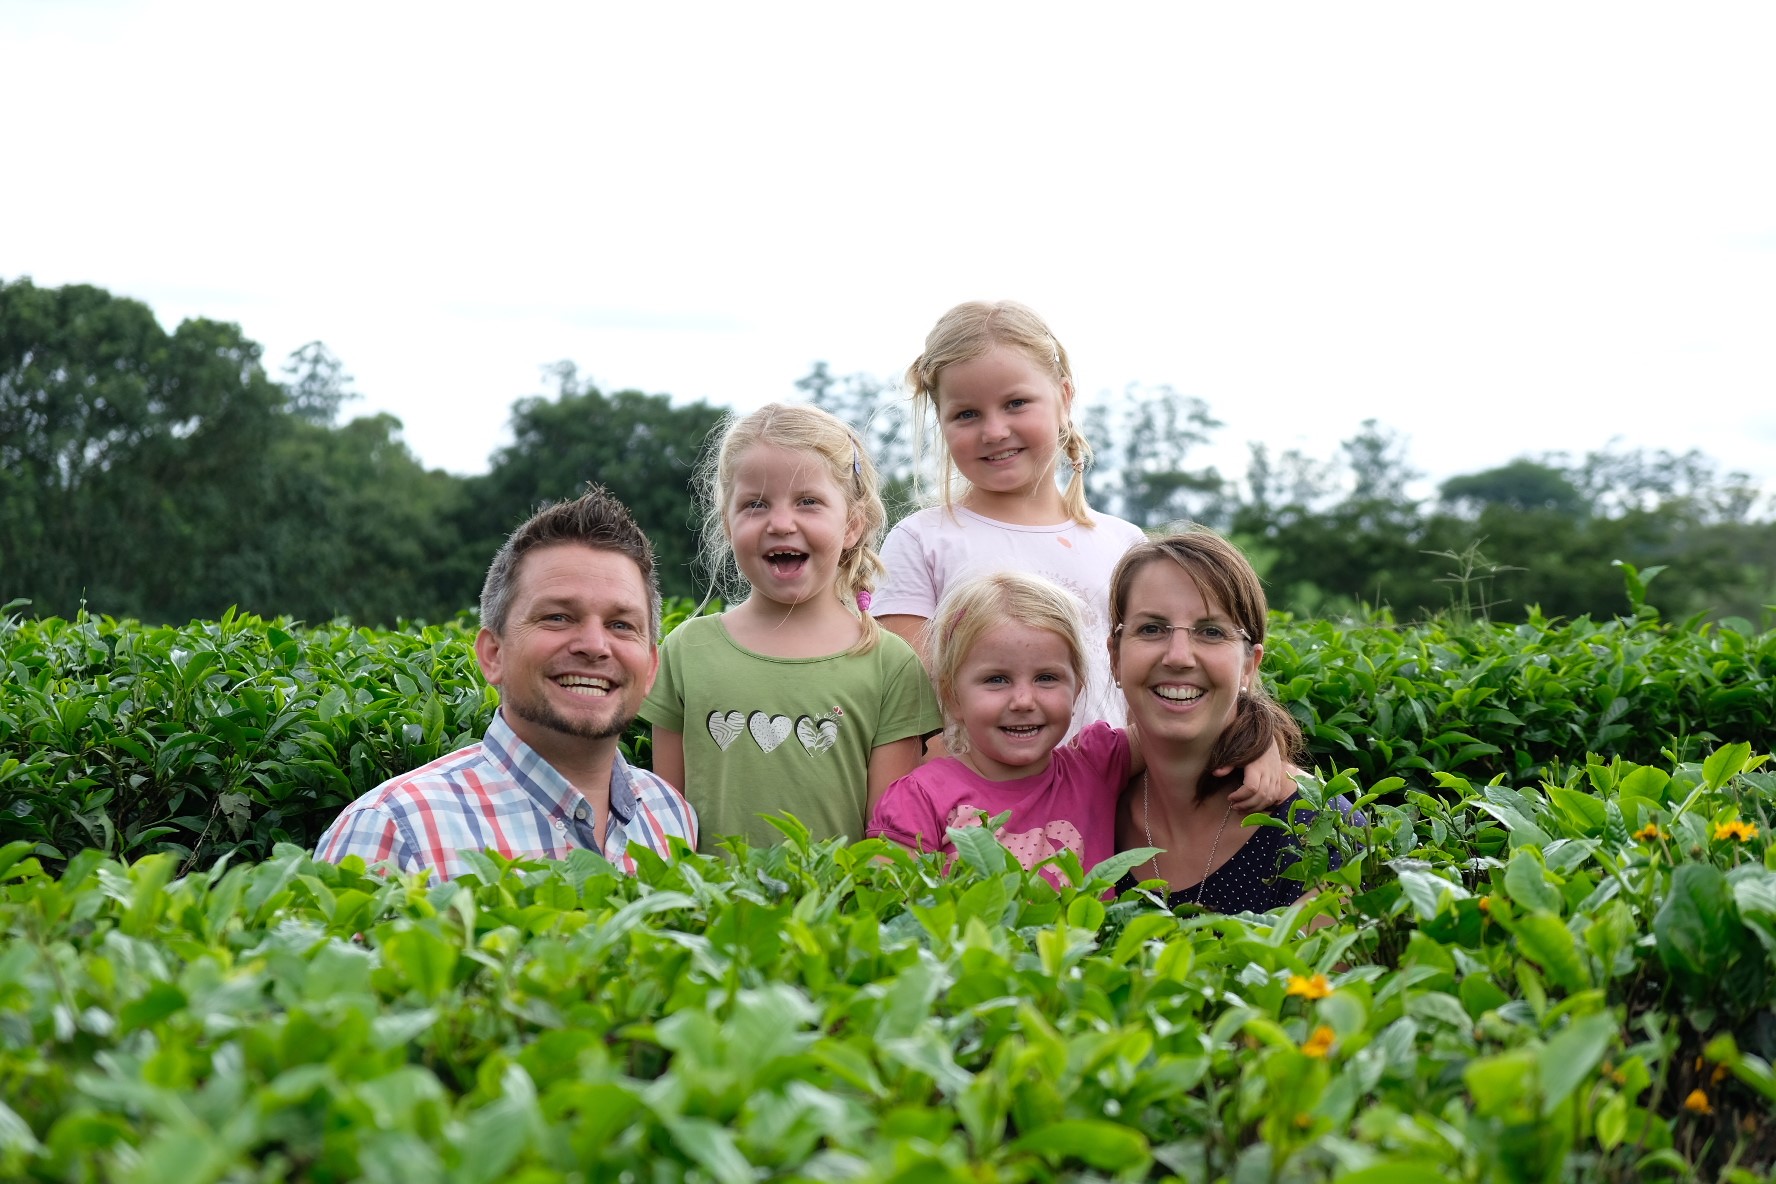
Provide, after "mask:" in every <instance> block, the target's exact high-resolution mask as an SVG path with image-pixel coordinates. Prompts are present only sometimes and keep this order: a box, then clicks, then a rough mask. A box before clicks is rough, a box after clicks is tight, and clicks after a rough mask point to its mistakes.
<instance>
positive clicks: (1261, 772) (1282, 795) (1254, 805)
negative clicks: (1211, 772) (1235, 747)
mask: <svg viewBox="0 0 1776 1184" xmlns="http://www.w3.org/2000/svg"><path fill="white" fill-rule="evenodd" d="M1231 772H1233V768H1232V766H1228V767H1226V768H1222V769H1216V770H1215V774H1216V776H1225V775H1226V774H1228V773H1231ZM1245 776H1246V779H1245V784H1243V785H1241V786H1240V787H1239V788H1238V789H1236V790H1234V791H1233V792H1232V793H1230V794H1228V795H1227V804H1228V805H1230V806H1232V807H1233V808H1234V809H1236V810H1244V811H1246V812H1247V813H1249V814H1250V813H1256V812H1258V811H1259V810H1268V809H1270V808H1271V807H1272V806H1278V805H1281V804H1282V803H1284V802H1286V801H1288V800H1289V795H1290V794H1292V793H1294V792H1295V782H1294V781H1292V780H1291V779H1290V777H1289V766H1288V765H1287V764H1286V763H1284V761H1283V754H1282V750H1281V749H1279V748H1278V747H1277V746H1276V745H1275V744H1274V743H1273V744H1271V746H1270V747H1269V748H1268V749H1266V750H1265V752H1264V755H1263V756H1261V757H1259V758H1258V759H1257V760H1255V761H1253V762H1252V763H1251V764H1249V765H1247V766H1246V770H1245Z"/></svg>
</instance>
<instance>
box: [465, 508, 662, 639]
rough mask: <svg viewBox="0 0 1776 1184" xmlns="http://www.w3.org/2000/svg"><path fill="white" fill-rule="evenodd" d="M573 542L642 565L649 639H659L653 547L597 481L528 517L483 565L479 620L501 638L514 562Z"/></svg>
mask: <svg viewBox="0 0 1776 1184" xmlns="http://www.w3.org/2000/svg"><path fill="white" fill-rule="evenodd" d="M556 543H578V544H579V545H581V546H583V547H591V548H592V549H593V550H595V551H615V552H616V553H617V554H619V555H627V556H628V557H629V558H631V559H633V560H634V561H635V566H636V567H638V568H640V569H641V582H642V583H643V584H644V585H645V586H646V587H647V592H648V619H649V622H650V629H651V631H650V633H649V634H648V640H649V641H651V642H653V643H655V644H658V643H659V641H660V582H659V579H658V577H657V576H656V575H655V573H654V548H653V546H652V545H651V544H650V543H649V542H648V539H647V535H645V534H643V533H642V532H641V527H639V526H637V525H635V519H634V518H632V517H630V516H629V508H628V507H627V506H625V505H624V504H623V503H622V502H620V501H618V500H617V499H616V497H614V496H613V495H612V494H611V492H610V491H609V490H608V489H606V488H605V487H604V486H602V485H590V484H589V485H587V486H586V492H585V493H582V494H581V495H580V496H579V497H577V498H575V499H573V500H572V501H562V502H556V503H555V504H554V505H552V506H545V507H543V508H542V509H540V510H538V511H537V512H536V513H535V514H532V515H531V516H530V520H529V521H528V522H526V523H525V524H524V525H523V526H520V527H519V528H518V529H517V530H514V531H513V532H512V534H511V537H510V538H508V539H506V542H505V545H504V546H502V547H501V548H500V549H499V553H498V554H497V555H495V556H494V557H493V563H492V564H491V565H489V567H488V569H487V579H486V580H485V581H484V582H483V583H482V585H481V624H482V625H484V626H486V627H487V628H488V629H489V630H490V631H492V633H493V634H494V636H496V637H503V636H504V635H505V632H506V618H507V617H508V616H509V615H510V614H511V611H512V596H513V591H514V589H513V582H514V579H515V577H516V576H517V573H518V564H519V561H520V560H522V559H523V558H524V556H525V555H526V554H528V553H529V552H531V551H534V550H536V549H537V548H538V547H548V546H553V545H554V544H556Z"/></svg>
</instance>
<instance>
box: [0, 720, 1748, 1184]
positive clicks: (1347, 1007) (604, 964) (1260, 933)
mask: <svg viewBox="0 0 1776 1184" xmlns="http://www.w3.org/2000/svg"><path fill="white" fill-rule="evenodd" d="M1442 781H1443V784H1442V785H1441V786H1440V787H1439V788H1440V790H1441V792H1440V793H1435V794H1432V793H1423V792H1419V791H1412V792H1409V793H1406V794H1404V795H1399V794H1398V787H1391V786H1384V785H1369V786H1365V785H1363V783H1362V782H1361V781H1359V780H1357V779H1356V778H1355V777H1354V776H1353V775H1351V774H1348V773H1346V774H1341V775H1340V776H1339V777H1338V778H1335V779H1333V781H1332V782H1330V783H1329V784H1327V785H1325V786H1323V787H1319V786H1315V787H1311V788H1310V790H1309V793H1310V796H1311V797H1312V798H1313V799H1314V801H1315V802H1321V801H1323V799H1324V795H1326V794H1328V793H1331V792H1346V793H1350V794H1352V795H1354V796H1355V797H1356V798H1358V799H1360V800H1362V799H1366V800H1362V810H1363V825H1362V827H1361V828H1360V829H1357V830H1346V829H1343V828H1342V827H1341V825H1340V824H1339V823H1337V822H1336V821H1334V820H1336V819H1337V818H1338V814H1337V812H1336V811H1327V810H1322V811H1321V812H1320V813H1319V815H1318V817H1317V818H1316V820H1315V821H1314V822H1313V824H1312V825H1311V826H1308V825H1306V824H1303V825H1302V826H1301V827H1300V828H1299V829H1300V830H1301V832H1302V840H1303V842H1304V844H1305V845H1306V848H1307V854H1306V857H1305V858H1304V859H1303V861H1302V865H1301V872H1300V876H1301V878H1302V881H1303V887H1304V889H1318V891H1317V893H1316V894H1315V895H1313V896H1312V897H1311V898H1309V899H1307V900H1305V901H1304V902H1303V903H1301V904H1298V905H1296V906H1294V907H1293V908H1292V909H1289V910H1286V911H1283V912H1281V913H1278V914H1275V915H1271V916H1238V917H1223V916H1213V915H1205V916H1192V915H1188V910H1186V915H1183V916H1174V915H1172V914H1170V913H1167V912H1165V911H1162V910H1160V909H1156V908H1154V907H1153V901H1152V898H1151V897H1150V896H1149V895H1148V894H1147V893H1146V892H1145V891H1143V890H1139V889H1137V890H1134V891H1131V892H1130V893H1128V894H1126V895H1125V896H1124V897H1123V898H1122V899H1120V900H1107V899H1105V898H1104V895H1103V893H1104V891H1105V890H1106V889H1107V888H1108V887H1109V886H1110V884H1112V883H1113V882H1114V881H1115V879H1116V878H1117V877H1118V876H1119V875H1120V873H1121V872H1122V871H1123V870H1125V869H1126V868H1128V867H1130V866H1132V865H1134V864H1135V863H1136V862H1138V861H1139V860H1141V859H1143V858H1145V856H1146V855H1147V854H1148V853H1147V852H1145V851H1133V852H1129V853H1127V854H1125V855H1122V856H1118V857H1117V858H1116V859H1114V860H1112V861H1110V862H1109V863H1108V864H1106V865H1104V866H1103V867H1099V868H1096V869H1091V871H1090V872H1089V873H1087V872H1086V871H1084V870H1082V869H1080V868H1079V867H1078V865H1077V863H1076V862H1074V861H1072V860H1071V859H1070V857H1062V867H1063V870H1064V871H1066V873H1067V878H1068V879H1069V881H1070V882H1071V884H1073V885H1077V886H1068V887H1064V888H1058V889H1057V888H1055V887H1054V886H1052V885H1050V884H1049V883H1048V881H1046V880H1045V879H1043V878H1042V877H1041V876H1039V875H1035V874H1032V873H1030V872H1026V871H1024V870H1023V869H1022V868H1020V867H1019V866H1018V865H1017V863H1016V861H1015V859H1013V858H1011V857H1010V856H1009V854H1008V853H1007V852H1006V851H1005V850H1004V849H1003V848H1001V847H999V846H998V845H997V844H996V843H994V842H993V841H992V839H991V838H990V837H989V836H988V834H987V832H986V831H984V830H982V829H980V828H975V829H972V830H966V831H957V832H953V833H954V836H955V839H956V842H957V845H958V849H959V851H960V857H959V859H958V860H957V864H956V867H955V868H954V869H952V870H951V871H949V872H948V873H946V872H945V871H944V870H943V869H942V868H941V867H940V865H939V863H938V862H937V861H936V860H935V859H934V858H930V857H927V858H923V859H920V858H915V857H913V856H910V855H908V854H907V853H905V852H904V851H901V850H899V849H898V848H895V847H892V846H891V845H887V844H884V843H882V842H879V841H869V842H863V843H858V844H855V845H851V846H847V845H845V844H843V843H839V842H831V843H824V844H814V843H810V842H809V840H808V836H807V832H806V831H805V830H803V829H801V828H800V827H799V826H797V825H796V824H795V823H794V822H793V820H787V819H786V820H783V822H782V829H783V830H784V832H785V836H786V841H785V842H784V843H783V844H781V845H779V846H776V847H772V848H766V849H752V848H748V847H745V846H744V845H737V846H736V847H735V848H734V849H733V850H732V851H731V852H730V855H729V857H728V858H725V859H724V858H706V857H699V856H696V855H694V854H691V853H690V852H688V851H683V852H680V853H678V855H677V856H676V857H675V858H674V859H672V860H670V861H668V860H662V859H659V858H657V857H653V856H648V855H645V854H644V855H643V856H642V858H641V865H640V868H639V871H638V874H637V875H636V876H635V877H633V878H627V877H623V876H620V875H618V874H616V872H615V871H614V869H612V868H611V867H610V866H609V865H608V864H606V863H605V862H604V861H603V860H602V859H599V858H598V857H597V856H595V855H593V854H591V853H589V852H582V853H576V854H575V856H573V857H572V858H570V859H568V860H566V861H564V862H561V863H535V862H511V863H508V862H505V861H502V860H500V859H497V858H493V857H485V856H483V857H476V858H475V860H474V863H475V867H476V871H475V873H474V874H473V875H470V876H466V877H463V878H461V879H458V880H456V881H453V882H450V883H447V884H432V883H429V882H428V881H427V880H426V879H425V878H424V877H423V876H420V875H406V876H403V875H394V876H386V877H385V876H383V875H381V874H378V873H376V872H374V871H367V870H366V869H365V868H364V867H363V866H362V864H361V863H359V862H358V861H356V860H355V859H353V860H347V861H346V863H345V865H344V866H341V867H332V866H329V865H326V864H321V863H317V862H315V861H314V860H313V859H312V858H311V857H310V856H309V855H308V854H307V853H306V852H305V851H304V850H303V849H301V848H298V847H294V846H289V845H280V846H278V847H276V848H274V850H273V851H272V853H271V854H270V857H269V858H268V859H266V860H265V861H263V862H260V863H257V864H248V863H238V862H233V861H229V860H223V861H220V862H219V863H217V864H216V865H214V866H212V867H210V868H208V869H207V870H200V871H188V872H184V873H181V871H180V868H179V860H178V859H176V858H175V857H174V856H172V855H170V854H166V853H160V854H154V855H148V856H145V857H143V858H140V859H137V860H135V861H133V862H129V863H125V862H120V861H118V860H116V859H114V858H111V857H108V856H106V855H103V854H101V853H99V852H96V851H88V852H83V853H81V854H78V855H76V856H74V857H73V858H72V859H70V860H69V862H68V864H67V866H66V868H65V869H64V870H62V871H61V873H60V874H59V875H57V874H54V873H52V872H50V871H48V870H46V869H45V868H44V866H43V864H42V861H41V860H40V859H39V858H38V857H36V856H35V855H33V854H31V844H30V843H29V842H24V841H21V842H17V843H13V844H10V845H8V846H6V847H4V848H0V925H3V926H4V930H5V934H6V941H5V945H4V947H3V949H4V952H3V953H0V1098H3V1099H4V1101H3V1102H0V1178H6V1179H22V1180H33V1181H50V1180H56V1181H60V1180H91V1179H118V1180H131V1181H143V1182H151V1181H175V1180H176V1181H181V1182H183V1181H220V1180H289V1179H302V1180H317V1181H322V1180H358V1179H363V1180H374V1181H380V1180H390V1181H393V1180H404V1181H432V1180H436V1181H491V1180H521V1181H537V1182H542V1181H578V1180H615V1179H622V1178H633V1179H637V1180H640V1179H647V1180H665V1181H678V1180H687V1181H688V1180H718V1181H733V1182H736V1184H737V1182H740V1181H752V1180H759V1179H769V1178H784V1179H804V1180H838V1179H844V1180H860V1181H878V1180H880V1181H886V1180H939V1181H941V1180H954V1181H981V1180H994V1181H1022V1180H1044V1181H1046V1180H1061V1179H1074V1180H1111V1179H1115V1180H1142V1179H1178V1180H1183V1181H1209V1180H1221V1179H1227V1180H1239V1181H1245V1180H1254V1181H1256V1180H1267V1181H1268V1180H1278V1181H1302V1182H1309V1181H1312V1182H1318V1181H1334V1180H1339V1181H1352V1182H1359V1184H1360V1182H1365V1181H1392V1180H1402V1181H1404V1180H1430V1179H1436V1180H1444V1179H1447V1180H1456V1181H1472V1182H1475V1184H1479V1182H1482V1181H1569V1180H1570V1181H1630V1180H1691V1179H1711V1180H1712V1179H1733V1180H1749V1179H1755V1178H1760V1176H1759V1175H1758V1174H1760V1173H1764V1174H1767V1173H1770V1172H1771V1171H1772V1170H1773V1169H1776V1124H1772V1122H1771V1121H1770V1118H1771V1111H1772V1107H1776V1074H1773V1073H1772V1071H1771V1069H1770V1064H1771V1061H1772V1059H1773V1058H1776V1031H1772V1025H1771V1023H1770V1019H1769V1017H1770V1014H1771V1007H1772V1004H1773V1003H1776V872H1773V871H1772V870H1771V867H1772V864H1773V863H1776V855H1773V854H1772V848H1771V845H1770V843H1769V838H1768V836H1769V826H1770V823H1771V821H1772V815H1773V814H1776V777H1773V776H1772V774H1771V773H1770V772H1769V771H1768V770H1767V767H1766V764H1765V761H1764V759H1763V758H1761V757H1755V756H1753V755H1752V753H1751V750H1750V748H1749V747H1748V746H1745V745H1737V746H1730V747H1727V748H1723V749H1721V750H1719V751H1716V752H1715V753H1713V754H1711V755H1710V756H1708V757H1707V759H1705V760H1704V761H1702V762H1701V763H1699V764H1698V763H1688V762H1686V763H1677V764H1673V763H1666V764H1663V765H1651V766H1649V765H1640V764H1635V763H1632V762H1627V761H1619V760H1618V761H1604V762H1597V763H1594V764H1590V765H1587V766H1585V767H1583V768H1580V769H1575V770H1573V771H1572V773H1571V775H1570V777H1569V778H1568V779H1567V780H1564V781H1558V782H1548V783H1544V784H1541V785H1536V786H1528V787H1523V788H1520V789H1512V788H1509V787H1506V786H1504V785H1502V784H1495V785H1487V784H1478V785H1477V784H1474V783H1472V782H1469V781H1467V780H1465V779H1463V778H1460V777H1456V776H1447V775H1446V776H1445V777H1444V778H1443V779H1442ZM1396 796H1399V797H1400V800H1399V801H1398V802H1397V803H1396V802H1392V801H1390V799H1392V798H1394V797H1396ZM1333 846H1337V847H1341V848H1343V849H1344V850H1345V851H1346V852H1347V854H1348V856H1349V858H1347V859H1346V861H1345V862H1344V865H1343V866H1342V867H1341V868H1339V869H1338V870H1336V871H1330V870H1326V869H1327V867H1328V864H1329V862H1330V861H1329V860H1328V859H1326V858H1325V852H1326V850H1327V849H1328V848H1329V847H1333ZM1482 851H1485V852H1489V853H1485V854H1477V852H1482ZM1310 921H1312V922H1315V923H1318V924H1319V927H1317V928H1312V927H1306V926H1307V923H1308V922H1310Z"/></svg>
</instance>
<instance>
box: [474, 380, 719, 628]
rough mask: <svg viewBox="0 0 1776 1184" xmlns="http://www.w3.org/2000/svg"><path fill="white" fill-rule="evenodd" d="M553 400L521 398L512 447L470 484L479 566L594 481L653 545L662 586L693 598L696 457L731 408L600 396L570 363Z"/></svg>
mask: <svg viewBox="0 0 1776 1184" xmlns="http://www.w3.org/2000/svg"><path fill="white" fill-rule="evenodd" d="M548 373H549V376H550V377H551V378H552V379H553V381H554V382H555V385H556V391H555V394H554V396H553V397H542V396H538V397H533V398H528V399H520V400H519V401H518V402H517V403H516V404H515V405H514V406H513V408H512V436H513V440H512V443H511V444H509V445H508V446H506V447H504V448H502V449H500V450H499V451H498V452H496V453H495V454H494V457H493V465H492V468H491V469H490V470H489V472H488V473H487V475H486V476H484V477H474V478H470V479H469V481H468V488H467V490H466V497H465V502H464V509H463V518H462V521H463V523H464V529H463V532H462V533H463V537H464V538H465V540H468V541H467V542H466V544H465V545H466V547H467V548H468V555H469V556H474V555H479V557H480V559H479V562H480V565H481V566H482V568H485V567H486V564H487V562H488V560H490V559H492V557H493V553H494V551H495V550H497V549H498V547H499V545H500V543H501V541H503V540H504V539H505V537H506V535H507V534H508V533H510V532H511V530H512V528H513V527H515V526H517V525H518V524H519V523H520V522H522V521H523V520H524V519H525V518H526V517H527V516H528V515H529V514H531V513H532V512H533V511H534V510H535V509H536V508H537V507H538V506H540V505H543V504H546V503H548V502H551V501H556V500H558V499H561V498H570V497H574V496H577V495H578V494H579V493H580V492H581V491H583V490H584V489H585V487H586V484H587V483H588V482H594V481H595V482H598V483H599V484H601V485H603V486H605V487H606V488H608V489H609V490H610V491H611V492H612V493H614V494H616V495H617V497H619V498H621V499H622V501H623V503H624V504H625V505H627V506H628V507H629V510H630V512H631V513H632V514H634V516H635V521H636V522H637V523H638V524H639V525H640V526H641V528H642V529H643V530H644V531H646V532H647V536H648V538H649V540H651V541H652V542H653V545H654V552H655V556H656V560H657V562H658V566H659V573H660V586H661V588H662V589H663V590H664V591H665V593H666V594H667V595H669V596H690V595H694V594H696V592H697V589H698V588H699V587H700V586H701V579H700V575H699V569H698V568H697V566H696V562H695V561H696V557H697V540H696V516H697V509H696V507H697V499H696V496H695V490H694V489H693V481H692V479H693V476H694V474H695V471H696V465H697V460H698V457H699V456H700V455H701V454H702V450H703V448H704V446H705V443H706V441H708V440H709V438H710V434H711V433H712V432H713V431H714V430H715V428H716V427H717V426H718V425H719V424H720V423H721V422H722V417H723V415H724V412H723V411H722V409H721V408H719V407H714V406H711V405H710V404H708V403H705V402H703V401H701V400H699V401H697V402H694V403H687V404H684V405H682V406H675V405H674V404H673V402H672V400H671V399H669V398H667V397H666V396H665V395H647V394H643V393H642V392H640V391H618V392H617V393H616V394H613V395H606V394H604V393H603V392H601V391H600V390H599V389H598V388H597V387H596V386H594V385H593V384H592V383H591V382H590V381H587V380H583V379H581V378H580V376H579V371H578V369H577V368H576V367H575V366H574V364H573V363H571V362H560V363H557V364H556V365H554V366H552V367H549V369H548Z"/></svg>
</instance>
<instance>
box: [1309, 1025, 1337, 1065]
mask: <svg viewBox="0 0 1776 1184" xmlns="http://www.w3.org/2000/svg"><path fill="white" fill-rule="evenodd" d="M1337 1038H1338V1034H1337V1033H1336V1032H1334V1031H1333V1030H1332V1029H1331V1028H1328V1027H1327V1026H1326V1025H1325V1024H1321V1025H1320V1026H1319V1027H1317V1028H1315V1029H1314V1030H1313V1035H1312V1036H1309V1037H1308V1038H1307V1040H1306V1041H1304V1042H1303V1043H1302V1045H1301V1051H1302V1052H1304V1053H1306V1054H1307V1055H1308V1056H1310V1057H1315V1058H1318V1057H1323V1056H1325V1055H1326V1053H1327V1051H1328V1050H1330V1049H1331V1047H1332V1042H1333V1041H1334V1040H1336V1039H1337Z"/></svg>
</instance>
